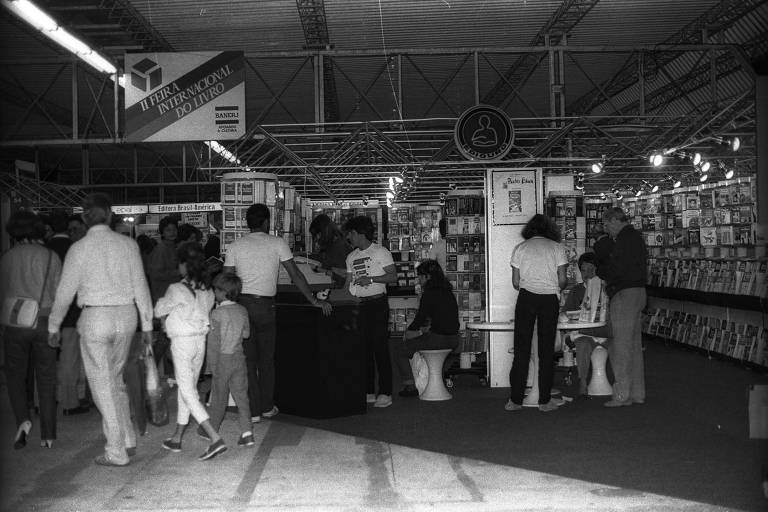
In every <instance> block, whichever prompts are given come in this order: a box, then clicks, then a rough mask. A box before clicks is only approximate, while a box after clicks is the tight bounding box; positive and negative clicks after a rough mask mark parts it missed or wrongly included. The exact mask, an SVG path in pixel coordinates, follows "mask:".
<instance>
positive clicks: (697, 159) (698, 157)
mask: <svg viewBox="0 0 768 512" xmlns="http://www.w3.org/2000/svg"><path fill="white" fill-rule="evenodd" d="M700 163H701V153H694V154H693V165H699V164H700Z"/></svg>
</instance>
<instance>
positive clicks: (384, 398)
mask: <svg viewBox="0 0 768 512" xmlns="http://www.w3.org/2000/svg"><path fill="white" fill-rule="evenodd" d="M344 230H345V231H346V232H347V241H348V242H349V244H350V245H351V246H352V247H354V248H355V250H354V251H352V252H351V253H349V255H348V256H347V282H346V285H345V287H346V288H348V289H349V293H351V294H352V295H354V296H355V297H359V298H360V301H361V303H360V316H359V317H358V319H359V320H358V322H359V326H360V331H361V334H362V338H363V340H365V344H366V353H367V355H366V368H367V372H366V373H367V379H368V383H367V387H368V389H367V391H366V395H367V396H366V400H367V401H368V403H373V406H374V407H389V406H390V405H392V360H391V359H390V355H389V343H388V342H389V302H388V300H387V283H396V282H397V271H396V270H395V263H394V261H393V260H392V253H390V252H389V251H388V250H387V249H386V248H384V247H382V246H380V245H379V244H377V243H375V242H373V222H372V221H371V219H370V218H368V217H365V216H360V217H354V218H352V219H350V220H349V221H348V222H347V224H346V225H345V226H344ZM377 373H378V375H379V390H378V391H379V392H378V395H377V394H376V380H375V379H376V374H377Z"/></svg>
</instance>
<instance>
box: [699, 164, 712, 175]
mask: <svg viewBox="0 0 768 512" xmlns="http://www.w3.org/2000/svg"><path fill="white" fill-rule="evenodd" d="M710 167H711V164H710V163H709V162H703V163H702V164H701V172H703V173H704V174H706V173H707V172H709V168H710Z"/></svg>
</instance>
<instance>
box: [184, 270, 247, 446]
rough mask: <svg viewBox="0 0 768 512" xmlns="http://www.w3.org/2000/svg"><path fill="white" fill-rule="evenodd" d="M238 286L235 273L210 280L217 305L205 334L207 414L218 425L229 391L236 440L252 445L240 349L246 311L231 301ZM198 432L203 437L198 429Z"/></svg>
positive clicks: (238, 293)
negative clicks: (234, 408)
mask: <svg viewBox="0 0 768 512" xmlns="http://www.w3.org/2000/svg"><path fill="white" fill-rule="evenodd" d="M242 287H243V284H242V281H240V278H239V277H237V276H236V275H235V274H230V273H223V274H219V275H217V276H216V278H215V279H214V280H213V292H214V294H215V296H216V303H217V304H218V306H217V307H216V308H215V309H214V310H213V311H212V312H211V330H210V332H209V334H208V352H207V357H208V364H209V365H210V366H209V367H210V368H211V369H212V370H213V383H212V387H211V407H210V416H211V424H212V425H214V426H215V428H216V429H218V428H219V426H220V425H221V422H222V420H223V419H224V412H225V410H226V407H227V402H228V401H229V400H228V399H229V394H230V393H231V394H232V397H233V398H234V399H235V404H236V405H237V413H238V422H239V423H240V431H241V432H242V434H240V440H239V441H238V442H237V444H238V445H239V446H253V445H254V440H253V432H252V431H251V411H250V406H249V405H248V373H247V370H246V366H245V353H244V352H243V339H244V338H248V336H249V335H250V328H249V325H248V312H247V311H246V309H245V308H244V307H243V306H241V305H240V304H237V303H235V300H237V297H238V296H239V295H240V291H241V290H242ZM198 434H199V435H200V436H201V437H206V436H205V432H204V431H201V430H200V429H198Z"/></svg>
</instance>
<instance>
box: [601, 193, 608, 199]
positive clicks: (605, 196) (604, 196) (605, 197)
mask: <svg viewBox="0 0 768 512" xmlns="http://www.w3.org/2000/svg"><path fill="white" fill-rule="evenodd" d="M600 199H602V200H603V201H605V200H606V199H608V196H607V195H605V192H600Z"/></svg>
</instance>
